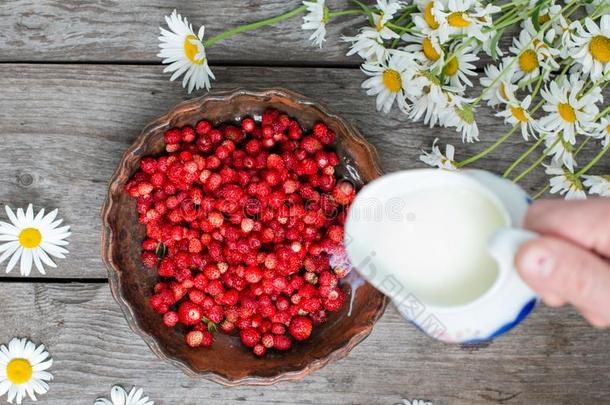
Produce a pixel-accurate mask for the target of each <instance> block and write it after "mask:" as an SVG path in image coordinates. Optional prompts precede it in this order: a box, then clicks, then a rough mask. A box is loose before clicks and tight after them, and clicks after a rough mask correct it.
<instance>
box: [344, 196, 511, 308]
mask: <svg viewBox="0 0 610 405" xmlns="http://www.w3.org/2000/svg"><path fill="white" fill-rule="evenodd" d="M398 198H401V199H402V200H403V201H404V205H403V208H402V209H401V211H402V213H403V215H401V217H402V219H396V218H391V217H388V216H387V215H384V217H383V219H382V220H381V221H372V222H371V223H369V224H367V225H368V227H369V232H370V233H369V234H368V235H367V236H366V237H364V238H357V239H356V240H355V242H357V243H358V242H360V243H363V242H364V243H366V240H367V239H368V240H374V241H376V243H370V244H369V246H371V245H374V246H375V255H374V263H375V265H376V266H381V267H383V268H385V269H388V270H391V273H392V274H393V275H394V277H396V278H397V280H398V281H399V282H400V283H401V284H402V285H403V286H404V287H405V288H406V289H407V290H408V291H410V292H412V293H413V294H414V295H415V296H416V297H418V298H419V299H420V300H421V301H424V302H427V303H431V304H433V305H439V306H448V305H460V304H466V303H468V302H470V301H473V300H474V299H476V298H478V297H480V296H481V295H482V294H483V293H484V292H485V291H487V290H488V289H489V288H490V287H491V285H492V284H493V283H494V281H495V280H496V278H497V277H498V268H497V265H496V262H495V261H494V260H493V259H492V258H491V256H490V255H489V253H488V250H487V241H488V239H489V237H490V236H491V235H492V234H494V233H495V232H496V231H497V230H498V229H500V228H502V227H505V226H507V223H506V220H505V219H504V217H503V215H502V212H501V211H499V209H498V208H497V207H496V205H495V204H494V203H493V202H492V201H491V200H490V199H489V198H488V197H486V196H485V195H482V194H481V193H479V192H476V191H472V190H468V189H464V188H457V187H441V188H433V189H427V190H421V189H420V190H418V191H417V192H413V193H410V194H406V195H402V196H399V197H398ZM401 204H402V203H401ZM367 233H368V232H367ZM358 239H360V240H359V241H358ZM380 242H382V243H380Z"/></svg>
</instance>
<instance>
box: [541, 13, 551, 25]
mask: <svg viewBox="0 0 610 405" xmlns="http://www.w3.org/2000/svg"><path fill="white" fill-rule="evenodd" d="M549 21H551V16H550V15H548V14H544V15H541V16H538V24H539V25H542V24H544V23H547V22H549Z"/></svg>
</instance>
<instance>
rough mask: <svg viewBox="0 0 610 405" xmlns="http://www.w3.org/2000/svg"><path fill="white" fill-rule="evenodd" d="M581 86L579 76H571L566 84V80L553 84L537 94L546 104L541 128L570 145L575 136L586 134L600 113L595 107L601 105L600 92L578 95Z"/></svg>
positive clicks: (574, 140) (582, 83)
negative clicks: (561, 136) (556, 135)
mask: <svg viewBox="0 0 610 405" xmlns="http://www.w3.org/2000/svg"><path fill="white" fill-rule="evenodd" d="M583 85H584V81H582V80H581V79H580V77H579V75H578V74H572V75H570V79H569V81H568V80H567V79H566V78H565V77H562V78H561V79H559V80H553V81H552V82H551V83H550V85H549V87H548V88H546V89H542V90H541V92H540V94H541V95H542V97H543V98H544V100H545V101H546V103H545V104H544V106H543V107H542V108H543V109H544V111H546V112H547V113H548V114H547V115H546V116H544V117H542V118H540V125H541V127H542V128H543V129H544V130H545V131H547V132H558V131H563V136H564V138H565V140H566V141H568V142H569V143H570V144H572V145H574V143H576V134H584V135H587V134H588V133H589V131H588V129H587V128H590V127H591V124H592V123H593V121H594V119H595V116H596V115H597V113H598V111H599V110H598V108H597V106H596V105H595V104H596V103H597V102H599V101H603V97H602V95H601V90H600V89H599V88H597V89H594V90H592V91H590V92H589V93H588V94H584V95H579V93H580V92H581V90H582V88H583Z"/></svg>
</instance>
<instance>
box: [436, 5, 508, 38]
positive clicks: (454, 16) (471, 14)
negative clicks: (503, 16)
mask: <svg viewBox="0 0 610 405" xmlns="http://www.w3.org/2000/svg"><path fill="white" fill-rule="evenodd" d="M435 7H436V6H435ZM498 11H500V8H499V7H497V6H493V5H487V6H486V7H481V6H480V4H479V2H478V1H477V0H448V1H447V4H446V7H444V8H443V9H442V10H440V9H436V8H435V9H434V17H435V18H436V20H437V21H438V24H439V27H438V35H439V38H440V41H441V42H442V43H445V42H447V41H448V40H449V38H450V37H451V36H452V35H466V36H467V37H474V38H476V39H478V40H479V41H481V42H485V41H487V40H488V39H489V37H490V33H489V32H484V31H483V28H485V27H488V26H490V25H491V23H492V18H491V14H493V13H496V12H498Z"/></svg>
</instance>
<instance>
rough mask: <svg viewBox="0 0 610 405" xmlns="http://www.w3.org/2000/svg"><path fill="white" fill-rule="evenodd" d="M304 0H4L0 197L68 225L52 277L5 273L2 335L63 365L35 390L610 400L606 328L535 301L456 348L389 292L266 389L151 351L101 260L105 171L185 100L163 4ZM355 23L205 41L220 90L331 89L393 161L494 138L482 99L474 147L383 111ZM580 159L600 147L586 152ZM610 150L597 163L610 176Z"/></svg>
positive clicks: (196, 17) (216, 19)
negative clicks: (321, 39) (197, 372)
mask: <svg viewBox="0 0 610 405" xmlns="http://www.w3.org/2000/svg"><path fill="white" fill-rule="evenodd" d="M298 4H299V1H296V0H290V1H286V0H265V1H262V0H240V1H218V0H217V1H180V2H177V1H168V0H103V1H102V0H3V1H2V2H0V89H1V90H0V144H1V145H2V147H1V148H2V149H1V154H0V203H1V204H2V205H3V204H9V205H11V206H13V207H18V206H25V205H26V204H27V203H28V202H32V203H34V205H35V206H36V207H37V208H40V207H49V208H55V207H57V208H59V210H60V215H61V216H62V217H63V218H64V219H65V221H66V222H67V223H68V224H71V225H72V232H73V234H72V236H71V238H70V246H69V248H70V254H69V256H68V258H67V259H65V260H61V261H59V268H58V269H56V270H52V271H49V272H48V275H47V276H45V277H42V276H39V275H37V274H36V275H35V274H34V273H33V277H30V278H21V277H18V271H17V270H15V271H13V272H12V273H10V274H8V275H7V274H4V271H2V273H1V274H0V343H7V342H8V341H9V340H10V339H11V338H12V337H14V336H27V337H30V338H32V339H33V340H35V341H38V342H43V343H45V344H46V346H47V347H48V349H49V351H50V353H51V354H52V356H53V358H54V361H55V362H54V365H53V368H52V372H53V374H54V376H55V380H54V381H53V382H52V383H51V388H50V391H49V393H48V394H47V395H45V396H43V397H42V398H41V401H40V402H41V403H44V404H52V405H68V404H91V403H92V402H93V400H94V399H95V398H96V397H98V396H107V395H108V394H109V391H110V388H111V386H112V385H113V384H115V383H120V384H124V385H125V386H127V387H130V386H131V385H137V386H140V387H143V388H144V390H145V391H146V392H147V393H148V394H149V395H150V397H151V398H152V399H154V400H155V403H156V404H164V405H175V404H206V405H208V404H229V403H244V402H245V403H258V404H297V403H298V404H300V403H311V404H388V405H389V404H394V403H396V402H399V401H400V400H401V399H402V398H410V399H413V398H423V399H428V400H431V401H433V402H434V403H435V404H484V403H503V404H504V403H506V404H559V403H561V404H563V403H565V404H568V403H569V404H577V403H591V404H600V403H610V334H609V333H608V332H601V331H597V330H594V329H593V328H591V327H589V326H588V325H587V324H586V323H585V322H584V321H583V320H582V319H581V318H580V317H579V316H578V314H577V313H576V312H575V311H574V310H573V309H571V308H563V309H559V310H555V309H549V308H545V307H543V306H540V307H539V308H538V309H537V310H536V311H535V312H534V313H533V314H532V315H531V316H530V317H529V318H528V319H527V320H526V321H525V322H524V323H523V324H522V325H521V326H520V327H519V328H518V329H517V330H515V331H513V332H512V333H510V334H508V335H505V336H503V337H501V338H499V339H497V340H496V341H494V342H492V343H490V344H486V345H480V346H477V347H461V346H457V345H446V344H442V343H438V342H435V341H432V340H431V339H429V338H427V337H426V336H424V335H422V334H420V333H419V332H418V331H417V330H416V329H415V328H414V327H413V326H411V325H409V324H407V323H406V322H405V321H403V319H402V318H401V317H400V316H399V315H398V314H397V312H396V310H395V309H394V308H393V307H391V306H390V307H388V309H387V311H386V313H385V315H384V316H383V317H382V318H381V320H380V321H379V322H378V324H377V325H376V327H375V329H374V331H373V333H372V334H371V335H370V337H369V338H368V339H366V340H365V341H364V342H363V343H362V344H360V345H359V346H358V347H356V349H355V350H354V351H353V352H352V353H351V354H350V355H349V356H348V357H347V358H346V359H343V360H341V361H339V362H337V363H334V364H331V365H329V366H327V367H325V368H324V369H322V370H320V371H318V372H316V373H314V374H313V375H311V376H309V377H307V378H305V379H304V380H302V381H300V382H284V383H280V384H277V385H274V386H271V387H238V388H224V387H222V386H219V385H216V384H214V383H211V382H207V381H196V380H191V379H189V378H188V377H186V376H185V375H184V374H182V373H181V372H180V371H179V370H177V369H175V368H173V367H172V366H170V365H168V364H165V363H163V362H161V361H159V360H157V358H156V357H155V356H154V355H153V354H152V353H151V352H150V350H149V349H148V347H147V346H146V345H145V344H144V342H143V341H142V340H141V339H140V338H139V337H138V336H137V335H136V334H134V333H133V332H132V331H131V330H130V329H129V327H128V326H127V323H126V322H125V320H124V318H123V315H122V313H121V311H120V309H119V307H118V305H117V304H116V303H115V301H114V300H113V298H112V297H111V294H110V290H109V288H108V283H107V276H106V269H105V268H104V265H103V264H102V261H101V259H100V230H101V227H100V218H99V211H100V207H101V205H102V203H103V199H104V197H105V194H106V188H107V182H108V180H109V178H110V176H111V174H112V173H113V171H114V169H115V167H116V165H117V164H118V162H119V160H120V158H121V155H122V153H123V151H124V150H125V149H126V148H127V147H128V146H129V145H130V144H131V142H132V141H133V140H134V139H135V137H136V136H137V135H138V133H139V131H140V130H141V128H143V126H144V125H145V124H146V123H147V122H149V121H151V120H153V119H155V118H156V117H158V116H159V115H161V114H162V113H164V112H165V111H167V110H168V109H170V108H171V107H172V106H173V105H175V104H176V103H178V102H180V101H182V100H185V99H187V98H188V97H189V96H187V95H186V92H185V91H184V90H183V89H182V88H181V87H180V86H179V84H178V83H170V82H169V80H168V75H166V74H163V73H162V70H163V67H162V66H161V64H160V62H159V59H158V58H157V57H156V54H157V49H158V48H157V46H158V44H157V36H158V26H159V24H161V23H162V21H163V16H164V15H168V14H169V13H171V11H172V10H173V8H174V7H175V6H179V7H180V9H179V11H180V12H181V13H182V14H183V15H186V16H188V17H189V19H190V20H191V21H192V22H193V23H194V25H196V26H199V25H200V24H201V23H205V24H206V33H207V35H213V34H214V33H218V32H220V31H222V30H223V29H227V28H228V27H231V26H234V25H237V24H241V23H244V22H249V21H255V20H258V19H261V18H266V17H269V16H272V15H275V14H277V13H279V12H280V11H286V10H289V9H291V8H293V7H296V6H297V5H298ZM330 4H331V5H332V4H345V2H344V1H331V2H330ZM361 23H362V20H360V19H359V18H357V17H350V18H345V19H343V20H339V21H337V23H333V24H332V25H331V26H330V27H329V40H328V44H327V45H326V46H325V48H323V49H322V50H319V49H316V48H312V47H310V46H309V43H308V41H307V36H308V34H305V33H303V32H301V31H300V29H299V26H300V20H299V19H298V18H297V19H294V20H292V21H288V22H285V23H283V24H280V25H277V26H274V27H270V28H266V29H262V30H258V31H255V32H254V33H250V34H246V35H242V36H237V37H234V38H231V39H229V40H227V41H225V42H221V43H220V44H218V45H216V46H214V47H212V48H211V49H209V53H208V56H209V58H210V61H211V64H212V69H213V71H214V73H215V74H216V76H217V80H216V81H215V82H213V86H214V89H217V90H226V89H232V88H236V87H246V88H251V87H257V88H264V87H273V86H281V87H286V88H288V89H291V90H294V91H297V92H300V93H303V94H305V95H307V96H309V97H311V98H314V99H316V100H319V101H321V102H323V103H325V104H326V105H328V106H330V107H331V108H332V109H333V110H335V111H337V112H338V113H340V114H341V115H342V116H343V117H345V118H346V119H348V120H350V121H351V122H353V123H354V124H355V125H357V126H358V127H359V128H360V129H361V130H362V132H363V133H364V134H365V136H366V138H367V139H368V140H369V141H370V142H371V143H372V144H373V145H375V146H376V147H377V148H378V150H379V152H380V155H381V159H382V164H383V168H384V169H385V170H386V171H395V170H399V169H408V168H414V167H421V166H422V164H421V163H419V162H418V155H419V154H420V150H421V149H422V148H426V149H427V148H428V147H429V145H430V144H431V143H432V140H433V139H434V138H435V137H440V138H441V140H443V141H450V142H451V143H455V144H458V145H457V146H458V152H457V155H458V158H459V157H464V156H467V155H469V154H472V153H474V152H477V151H480V150H482V149H483V148H484V147H486V146H489V144H490V143H492V142H493V141H494V140H495V139H497V136H498V135H499V134H501V133H502V132H503V131H504V130H505V127H504V126H503V125H502V124H501V122H500V119H498V118H495V117H494V116H493V114H494V113H493V111H491V110H489V109H485V108H483V109H481V111H480V113H479V123H480V130H481V142H480V143H478V144H471V145H462V144H460V142H459V140H458V134H456V133H455V132H453V131H452V130H447V129H437V128H435V129H429V128H427V127H426V126H424V125H421V124H413V123H410V122H409V121H408V120H407V119H406V118H405V117H403V116H401V115H399V114H397V113H396V112H393V113H392V114H391V115H387V116H384V115H381V114H379V113H377V112H376V111H375V109H374V100H373V99H371V98H368V97H366V96H365V95H364V92H363V91H362V90H361V88H360V84H361V82H362V80H363V75H362V73H361V72H360V71H359V70H358V63H359V60H358V59H357V58H355V57H346V56H344V55H345V52H346V50H347V47H346V45H345V44H343V43H341V42H340V41H339V40H338V38H339V37H340V34H341V33H353V32H354V30H355V29H356V28H357V27H358V26H359V24H361ZM201 94H203V93H202V92H198V93H195V94H193V96H198V95H201ZM525 149H526V147H525V146H524V144H523V142H522V140H521V138H520V137H519V136H515V137H513V138H512V139H509V140H508V141H507V142H506V147H505V148H503V149H502V151H498V152H494V153H492V154H491V155H490V156H489V157H487V158H485V159H483V160H482V161H481V162H480V164H479V165H478V167H482V168H486V169H489V170H493V171H497V172H501V171H503V170H504V169H505V168H506V167H507V166H508V165H509V164H510V163H511V162H512V161H513V160H514V159H515V157H516V156H518V154H519V153H520V152H522V151H524V150H525ZM582 156H585V157H586V156H588V157H590V156H592V152H591V150H584V151H583V153H582ZM608 160H610V159H606V160H605V161H604V162H602V163H601V165H600V167H601V168H602V169H604V170H605V172H608V169H610V162H609V161H608ZM530 162H531V160H527V161H526V163H524V165H523V166H521V168H524V167H526V166H525V165H526V164H528V163H530ZM523 184H524V186H525V187H526V188H527V189H528V190H529V191H531V192H535V191H537V190H539V189H540V188H541V187H543V186H544V185H545V176H544V175H543V174H542V172H541V171H535V172H533V173H531V174H530V175H528V176H527V177H526V178H525V179H524V181H523ZM2 208H3V207H2ZM0 212H1V214H0V219H2V220H5V219H6V217H5V214H4V210H3V209H2V210H1V211H0ZM3 268H4V266H3ZM3 401H5V399H4V398H2V399H0V403H5V402H3Z"/></svg>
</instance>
